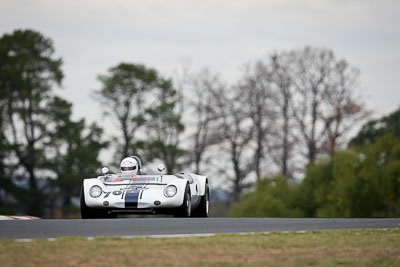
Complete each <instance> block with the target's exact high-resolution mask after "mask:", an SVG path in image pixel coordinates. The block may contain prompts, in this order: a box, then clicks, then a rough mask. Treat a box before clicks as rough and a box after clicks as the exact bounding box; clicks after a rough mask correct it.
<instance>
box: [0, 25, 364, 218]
mask: <svg viewBox="0 0 400 267" xmlns="http://www.w3.org/2000/svg"><path fill="white" fill-rule="evenodd" d="M54 52H55V49H54V44H53V42H52V40H51V39H50V38H48V37H45V36H44V35H42V34H41V33H39V32H37V31H34V30H16V31H14V32H12V33H8V34H4V35H3V36H2V37H1V39H0V179H1V183H0V211H1V212H2V213H7V212H8V213H11V212H23V213H29V214H32V215H39V216H48V217H52V216H57V215H56V214H55V212H57V211H59V210H61V211H62V215H61V216H68V214H69V212H70V211H73V210H74V209H75V206H74V204H73V200H74V197H77V196H79V189H80V185H81V182H82V180H83V179H84V178H85V177H93V176H96V175H97V173H99V168H100V167H101V166H102V162H101V160H100V159H99V154H100V152H101V151H104V150H105V149H108V151H112V153H113V155H114V156H113V159H115V162H113V163H118V162H119V160H120V159H121V158H122V157H125V156H128V155H132V154H137V155H140V156H141V157H142V158H143V160H144V161H145V163H149V162H155V161H161V162H162V163H163V164H165V166H166V168H167V171H168V172H169V173H174V172H178V171H183V170H184V171H192V172H196V173H201V174H205V175H209V176H212V179H215V180H216V181H220V182H221V185H222V186H224V187H225V188H226V189H228V190H229V192H230V201H231V202H232V203H235V202H237V201H239V200H240V198H241V196H242V192H243V191H244V190H246V189H247V188H252V187H254V185H255V184H257V183H260V182H261V180H262V179H261V178H262V177H263V176H264V175H265V174H267V173H281V174H282V175H283V176H284V177H286V178H285V179H288V180H294V179H295V178H296V177H298V176H301V174H302V173H303V172H304V170H305V167H306V166H309V165H310V164H313V163H314V162H315V161H316V160H317V159H318V158H320V157H326V156H332V155H334V153H335V152H336V151H337V150H338V149H340V148H343V147H344V146H345V145H346V143H347V138H348V136H347V135H348V133H349V132H350V131H351V129H352V128H353V127H354V126H355V125H357V123H359V122H360V121H362V120H364V119H365V118H366V117H367V116H368V114H369V112H368V111H367V110H366V108H365V105H364V103H363V102H362V100H361V98H360V97H359V95H358V91H357V88H358V77H359V70H358V69H357V68H355V67H353V66H351V65H350V64H349V63H348V62H347V61H346V60H345V59H342V58H338V57H337V56H336V55H335V54H334V52H333V51H332V50H330V49H327V48H318V47H304V48H302V49H295V50H291V51H283V52H275V53H272V54H270V55H269V56H268V57H265V58H262V59H260V60H258V61H256V62H252V63H249V64H247V65H246V66H245V67H244V68H243V71H242V73H241V75H240V77H239V79H238V80H237V81H234V82H230V83H227V82H225V81H223V80H222V78H221V76H219V75H218V74H216V73H213V72H211V71H210V70H208V69H204V70H201V71H192V70H191V69H190V68H183V69H182V71H181V72H180V73H175V74H174V75H173V77H172V78H166V77H163V75H161V74H160V73H159V72H158V71H156V70H155V69H153V68H151V67H147V66H145V65H142V64H137V63H129V62H121V63H117V64H116V65H115V66H112V67H110V68H109V69H108V70H106V71H105V72H104V73H101V74H99V75H98V77H97V78H98V80H99V81H100V83H101V87H100V88H98V89H97V90H95V91H93V92H91V94H92V95H93V100H94V101H97V102H98V103H99V107H100V109H101V110H102V112H103V113H104V116H106V117H108V118H109V120H110V121H112V123H113V125H112V127H114V128H113V129H115V131H113V133H115V135H114V136H113V137H112V138H111V139H109V140H106V138H105V137H104V136H105V135H104V130H103V129H102V128H101V127H100V126H99V125H97V124H96V123H93V124H88V123H87V122H86V121H85V119H81V120H73V119H72V118H71V113H72V108H73V107H72V103H69V102H68V101H67V100H65V99H62V98H61V97H59V96H57V94H56V90H55V89H56V88H57V87H60V85H61V84H62V80H63V77H64V75H63V72H62V59H61V58H56V57H55V56H54ZM110 153H111V152H110ZM103 164H104V163H103ZM145 165H146V164H145Z"/></svg>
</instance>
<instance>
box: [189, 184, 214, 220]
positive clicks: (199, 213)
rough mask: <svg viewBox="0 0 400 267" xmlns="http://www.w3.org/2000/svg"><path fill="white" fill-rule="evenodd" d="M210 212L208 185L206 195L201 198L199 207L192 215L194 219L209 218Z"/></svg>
mask: <svg viewBox="0 0 400 267" xmlns="http://www.w3.org/2000/svg"><path fill="white" fill-rule="evenodd" d="M209 211H210V189H209V188H208V184H206V188H205V194H204V196H202V197H201V199H200V203H199V206H198V207H197V209H195V210H194V211H193V213H192V217H202V218H207V217H208V213H209Z"/></svg>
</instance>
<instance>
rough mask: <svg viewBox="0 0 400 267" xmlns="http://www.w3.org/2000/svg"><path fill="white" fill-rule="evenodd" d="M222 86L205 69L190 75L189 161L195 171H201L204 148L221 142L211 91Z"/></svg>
mask: <svg viewBox="0 0 400 267" xmlns="http://www.w3.org/2000/svg"><path fill="white" fill-rule="evenodd" d="M222 86H223V84H222V82H221V80H220V78H219V77H218V75H215V74H212V73H211V72H210V71H209V70H208V69H205V70H203V71H201V72H199V73H197V74H195V75H193V76H192V77H191V89H192V90H191V91H190V92H189V94H190V95H191V97H192V100H191V99H189V101H188V102H189V105H188V106H187V108H188V110H191V112H192V113H191V114H190V118H191V122H192V124H190V122H188V123H189V124H190V129H193V133H192V135H191V139H192V144H193V145H192V149H191V151H190V152H191V162H194V164H195V173H202V169H201V164H202V163H203V162H204V161H205V159H204V154H205V152H206V150H207V149H208V148H209V147H210V146H212V145H215V144H218V143H219V142H221V138H220V135H219V131H220V129H219V128H218V126H217V125H218V124H217V123H216V122H217V121H218V117H217V116H218V115H217V114H216V112H215V111H214V107H213V106H212V103H213V96H212V95H213V92H216V91H218V90H219V89H218V88H221V87H222Z"/></svg>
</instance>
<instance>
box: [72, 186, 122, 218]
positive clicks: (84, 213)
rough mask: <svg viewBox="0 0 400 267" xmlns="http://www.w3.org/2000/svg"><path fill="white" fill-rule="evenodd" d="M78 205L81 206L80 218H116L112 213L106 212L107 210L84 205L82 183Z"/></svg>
mask: <svg viewBox="0 0 400 267" xmlns="http://www.w3.org/2000/svg"><path fill="white" fill-rule="evenodd" d="M80 200H81V201H80V202H81V203H80V204H81V205H80V206H81V218H82V219H105V218H116V216H115V215H114V214H108V211H107V210H98V209H92V208H89V207H88V206H86V203H85V195H84V190H83V185H82V187H81V196H80Z"/></svg>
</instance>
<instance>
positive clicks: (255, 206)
mask: <svg viewBox="0 0 400 267" xmlns="http://www.w3.org/2000/svg"><path fill="white" fill-rule="evenodd" d="M295 190H296V185H292V184H289V183H288V180H287V179H286V178H285V177H283V176H277V177H273V178H264V179H262V180H261V181H260V182H259V183H258V184H257V186H256V189H255V191H254V192H251V193H247V194H245V195H244V196H243V197H242V199H241V201H240V202H239V203H237V204H236V205H235V206H234V207H233V208H232V210H231V216H233V217H299V216H301V215H302V213H301V212H300V210H299V209H298V208H296V206H295V205H296V202H295V198H293V196H294V194H295Z"/></svg>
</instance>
